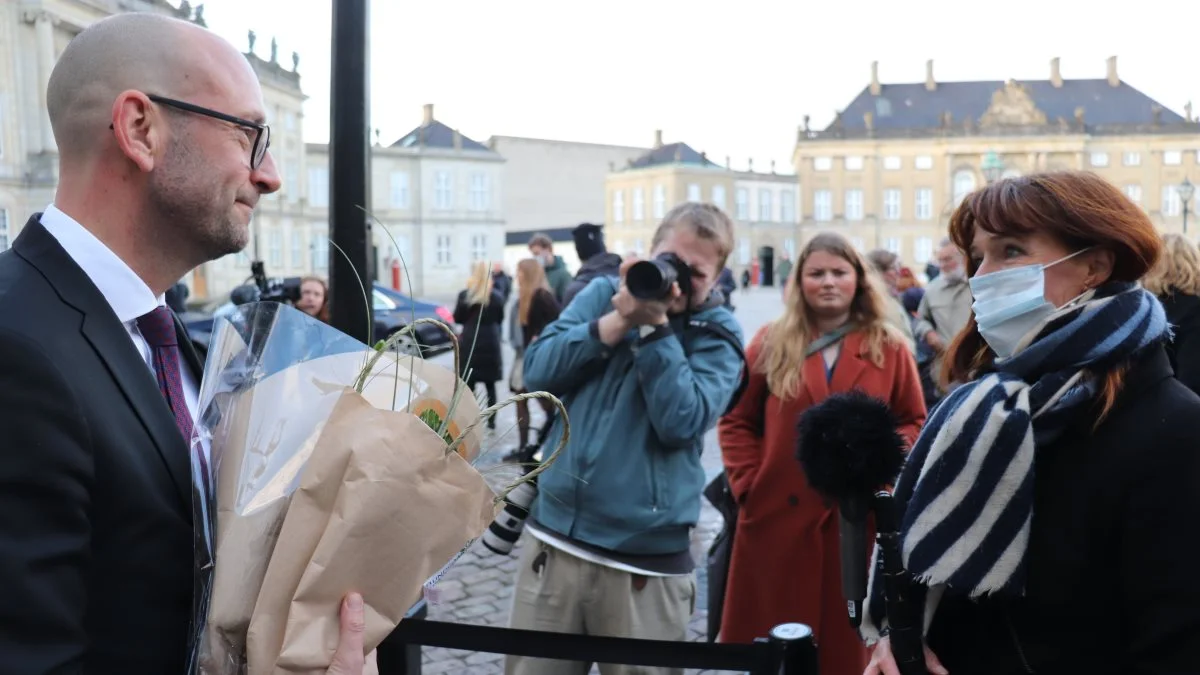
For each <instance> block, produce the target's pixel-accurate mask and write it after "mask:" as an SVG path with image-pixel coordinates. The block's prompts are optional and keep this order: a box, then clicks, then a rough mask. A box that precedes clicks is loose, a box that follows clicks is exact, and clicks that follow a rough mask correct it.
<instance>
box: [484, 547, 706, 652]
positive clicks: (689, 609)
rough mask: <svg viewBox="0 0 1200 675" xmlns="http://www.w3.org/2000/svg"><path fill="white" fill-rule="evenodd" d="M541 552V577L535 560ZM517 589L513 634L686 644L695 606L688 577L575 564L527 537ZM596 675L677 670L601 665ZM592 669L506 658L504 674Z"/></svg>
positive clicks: (566, 555)
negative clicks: (518, 631)
mask: <svg viewBox="0 0 1200 675" xmlns="http://www.w3.org/2000/svg"><path fill="white" fill-rule="evenodd" d="M543 551H544V552H545V553H546V558H545V561H544V564H543V565H542V566H541V568H540V571H537V572H535V571H534V569H533V567H534V561H535V559H536V558H537V557H538V555H539V554H541V553H542V552H543ZM517 570H518V571H517V586H516V588H515V589H513V610H512V618H511V619H510V621H509V625H510V626H511V627H512V628H523V629H527V630H541V631H552V632H556V633H575V634H582V635H603V636H612V637H636V638H641V639H646V640H677V641H683V640H686V639H687V626H688V621H689V620H690V619H691V618H692V613H693V612H694V611H695V608H696V581H695V578H694V577H693V575H690V574H689V575H687V576H679V577H646V576H641V575H635V574H631V573H629V572H623V571H621V570H616V569H613V568H611V567H605V566H603V565H598V564H596V563H592V562H588V561H586V560H583V559H580V558H577V557H575V556H573V555H571V554H569V553H565V552H563V551H560V550H558V549H556V548H554V547H551V546H547V545H545V544H542V543H541V542H539V541H538V540H536V539H534V538H533V537H531V536H529V535H526V537H525V545H524V550H523V552H522V553H521V561H520V566H519V567H518V568H517ZM599 666H600V672H601V674H602V675H683V669H676V668H649V667H644V666H623V665H612V664H604V663H601V664H599ZM591 667H592V664H590V663H584V662H579V661H557V660H550V659H532V658H527V657H520V656H509V657H508V658H507V660H506V661H505V664H504V672H505V675H587V673H588V671H590V670H591Z"/></svg>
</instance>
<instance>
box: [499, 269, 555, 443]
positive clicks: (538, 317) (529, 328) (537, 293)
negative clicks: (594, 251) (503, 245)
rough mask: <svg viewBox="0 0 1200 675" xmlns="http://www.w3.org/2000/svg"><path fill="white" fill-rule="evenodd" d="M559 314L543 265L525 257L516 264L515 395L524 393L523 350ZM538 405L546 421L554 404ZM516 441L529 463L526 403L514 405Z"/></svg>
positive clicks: (544, 401) (513, 382)
mask: <svg viewBox="0 0 1200 675" xmlns="http://www.w3.org/2000/svg"><path fill="white" fill-rule="evenodd" d="M560 311H562V310H561V308H560V307H559V306H558V300H556V299H555V298H554V292H553V291H551V290H550V283H549V281H548V280H547V278H546V269H545V267H544V266H543V265H542V262H541V261H540V260H538V259H537V258H527V259H525V260H522V261H521V262H519V263H517V323H518V325H519V326H520V329H519V330H520V331H521V345H522V349H520V350H519V351H518V352H517V354H516V356H515V357H514V358H513V370H512V377H511V378H510V380H509V388H510V389H511V390H512V392H513V393H514V394H518V393H521V392H524V391H527V389H526V387H525V378H524V371H525V368H524V362H525V350H524V347H525V346H527V345H529V343H531V342H533V341H534V340H536V339H537V336H538V335H539V334H540V333H541V332H542V329H544V328H545V327H546V326H548V325H550V324H551V323H552V322H553V321H554V320H555V319H557V318H558V314H559V312H560ZM538 402H539V403H540V404H541V406H542V409H543V410H545V411H546V417H547V419H549V418H550V416H551V415H552V414H553V412H554V406H553V404H551V403H550V402H549V401H547V400H546V399H538ZM547 428H548V427H547ZM517 439H518V440H517V443H518V445H517V453H518V456H519V457H521V459H522V461H529V460H530V459H531V457H530V455H532V452H530V451H531V450H533V448H531V446H530V445H529V402H528V401H520V402H518V403H517Z"/></svg>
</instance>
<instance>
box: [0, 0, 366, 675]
mask: <svg viewBox="0 0 1200 675" xmlns="http://www.w3.org/2000/svg"><path fill="white" fill-rule="evenodd" d="M46 101H47V106H48V108H49V113H50V121H51V124H52V125H53V128H54V136H55V139H56V140H57V142H58V147H59V163H60V178H59V185H58V191H57V193H56V194H55V198H54V203H53V204H51V205H49V206H47V207H46V209H45V211H44V212H43V213H40V214H37V215H35V216H34V217H33V218H32V219H30V221H29V222H28V223H27V224H26V225H25V228H24V230H23V231H22V233H21V236H20V237H18V238H17V240H16V241H15V242H14V243H13V248H12V250H10V251H7V252H5V253H3V254H0V430H3V434H4V441H3V442H2V443H0V673H121V674H122V675H137V674H141V673H145V674H146V675H151V674H153V675H164V674H166V675H171V674H176V673H178V674H180V675H182V674H183V673H185V672H186V671H187V667H188V666H187V657H188V648H189V645H188V638H189V623H190V622H191V620H192V615H193V571H192V568H193V517H192V478H191V474H192V470H191V466H192V462H191V459H190V458H189V447H188V443H186V442H185V438H188V437H190V434H191V432H192V425H193V420H194V419H195V412H196V411H195V407H196V398H197V394H196V388H197V382H198V381H199V376H200V372H201V371H200V367H201V364H200V362H199V360H198V359H197V358H196V355H195V354H194V353H193V352H192V351H191V349H190V348H189V347H188V345H189V344H190V343H189V342H188V340H187V338H186V335H185V333H184V331H183V328H182V327H181V326H180V324H179V323H178V321H177V320H176V319H175V318H174V316H173V314H172V313H171V312H170V310H169V309H167V308H166V307H165V303H164V299H163V295H164V293H165V292H166V291H167V289H168V288H170V286H171V285H172V284H174V283H175V282H176V280H178V279H179V278H181V277H183V276H184V275H185V274H186V273H187V272H188V271H189V270H191V269H193V268H194V267H196V266H198V265H200V264H202V263H204V262H206V261H209V260H213V259H215V258H218V257H221V256H223V255H226V254H229V253H234V252H236V251H239V250H241V249H242V247H244V246H245V245H246V241H247V239H248V227H249V222H250V217H251V214H252V213H253V211H254V207H255V204H256V203H257V202H258V200H259V198H260V197H262V195H265V194H269V193H271V192H275V191H276V190H278V189H279V176H278V174H277V172H276V169H275V164H274V161H273V160H272V159H271V155H270V154H269V153H268V152H267V148H268V145H269V141H270V131H269V129H268V128H267V127H266V126H265V124H264V123H265V113H264V106H263V100H262V91H261V90H260V88H259V85H258V80H257V78H256V77H255V74H254V71H253V70H252V69H251V67H250V65H249V63H247V61H246V59H245V58H244V57H243V56H242V55H241V54H239V53H238V52H237V50H235V49H234V48H233V47H232V46H231V45H229V44H228V43H227V42H225V41H224V40H222V39H221V38H219V37H217V36H216V35H214V34H213V33H210V32H208V31H207V30H204V29H202V28H200V27H198V26H194V25H192V24H189V23H185V22H181V21H176V20H172V19H167V18H163V17H159V16H155V15H150V14H123V15H118V16H115V17H112V18H109V19H106V20H104V21H101V22H99V23H97V24H95V25H93V26H92V27H90V28H88V29H87V30H85V31H83V32H82V33H80V34H79V35H78V36H76V37H75V38H74V39H73V40H72V41H71V42H70V44H69V45H68V46H67V49H66V51H64V52H63V55H62V58H61V59H60V60H59V62H58V64H57V65H56V66H55V68H54V71H53V73H52V74H51V76H50V83H49V88H48V90H47V95H46ZM342 625H343V631H342V643H341V645H340V646H339V649H338V653H337V654H336V656H335V663H334V667H333V669H331V671H330V672H334V673H343V674H350V673H355V674H357V673H360V672H361V671H362V669H363V661H364V658H363V640H362V626H363V610H362V600H361V598H359V597H358V596H356V595H352V596H350V597H349V598H348V599H347V602H346V603H344V606H343V608H342Z"/></svg>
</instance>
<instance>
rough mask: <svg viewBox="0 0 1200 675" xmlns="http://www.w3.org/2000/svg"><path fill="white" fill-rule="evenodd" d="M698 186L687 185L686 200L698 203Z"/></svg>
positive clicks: (694, 184)
mask: <svg viewBox="0 0 1200 675" xmlns="http://www.w3.org/2000/svg"><path fill="white" fill-rule="evenodd" d="M700 199H701V197H700V186H699V185H697V184H696V183H688V198H687V200H688V201H689V202H698V201H700Z"/></svg>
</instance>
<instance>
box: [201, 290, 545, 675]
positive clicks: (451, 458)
mask: <svg viewBox="0 0 1200 675" xmlns="http://www.w3.org/2000/svg"><path fill="white" fill-rule="evenodd" d="M421 321H428V320H421ZM416 323H417V322H414V323H413V324H410V325H409V326H408V327H407V328H406V329H405V330H411V329H412V328H414V327H415V325H416ZM433 323H438V325H439V326H442V327H443V328H444V329H445V330H447V331H450V330H451V329H450V328H449V327H447V326H445V325H444V324H441V323H439V322H433ZM454 344H455V345H457V341H454ZM390 346H391V345H390V344H380V345H377V346H376V347H368V346H366V345H364V344H362V343H361V342H358V341H357V340H354V339H353V338H350V337H349V336H347V335H345V334H343V333H341V332H339V331H337V330H335V329H333V328H331V327H329V326H327V325H325V324H323V323H321V322H320V321H318V320H316V319H314V318H312V317H310V316H308V315H307V314H304V313H303V312H300V311H298V310H295V309H293V308H291V307H288V306H284V305H279V304H275V303H258V304H254V305H248V306H243V307H242V308H240V310H239V312H238V313H237V314H235V315H234V316H233V317H230V318H228V319H221V320H220V321H219V325H217V326H216V327H215V329H214V331H213V334H212V338H211V342H210V347H209V355H208V359H207V362H206V365H205V372H204V377H203V381H202V384H201V392H200V401H199V411H200V413H199V415H198V417H199V419H198V420H197V424H196V434H195V436H194V438H193V441H192V444H193V453H192V456H193V479H194V480H193V483H194V485H195V490H194V493H195V498H194V503H195V506H196V509H195V511H196V563H197V591H196V598H197V601H196V617H195V621H194V624H193V630H192V645H193V647H192V661H191V664H190V668H189V671H190V672H199V673H201V674H202V675H244V674H249V675H259V674H260V673H261V674H266V673H279V672H286V673H314V674H315V673H324V672H325V670H326V668H328V666H329V664H330V662H331V660H332V658H333V653H334V651H335V649H336V647H337V640H338V632H339V630H338V629H339V620H338V608H339V606H340V603H341V601H342V598H343V597H344V596H345V595H346V594H347V593H348V592H350V591H356V592H358V593H360V594H361V595H362V596H363V599H364V602H365V609H366V631H365V636H364V638H365V648H366V650H367V652H370V651H371V650H373V649H374V648H375V647H377V646H378V645H379V643H380V642H382V640H383V639H384V638H385V637H386V636H387V635H388V634H389V633H390V632H391V631H392V629H393V628H395V626H396V625H397V624H398V623H399V622H400V620H401V619H402V618H403V617H404V616H405V614H406V613H407V611H408V610H409V609H410V608H411V607H412V606H413V605H414V604H415V603H416V602H417V601H418V600H419V599H420V597H421V594H422V591H423V588H424V587H428V586H432V584H434V583H436V582H437V580H438V579H439V578H440V577H441V575H442V574H443V573H444V572H445V570H446V568H447V567H449V565H451V564H452V563H453V562H454V561H455V560H457V558H458V556H460V555H461V554H462V552H463V551H465V550H466V548H467V547H468V546H469V545H470V544H471V543H472V542H473V541H474V540H475V539H476V538H477V537H478V536H480V535H481V534H482V533H483V531H484V530H485V529H486V528H487V526H488V525H489V523H491V521H492V520H493V519H494V518H495V516H496V514H497V510H498V508H499V507H500V506H502V505H503V499H504V496H505V495H506V494H507V491H505V492H504V494H501V495H496V494H494V493H493V492H492V490H491V488H490V487H489V486H488V484H487V483H486V482H485V481H484V478H483V477H482V476H481V475H480V473H479V472H478V471H477V470H476V469H475V468H474V467H473V466H472V464H471V461H472V460H473V459H474V458H475V457H476V456H477V454H478V453H479V449H480V440H481V438H480V433H479V432H478V431H477V428H478V425H479V424H480V423H481V422H482V421H484V420H486V419H487V418H488V417H490V416H491V415H493V414H495V412H496V411H497V410H499V409H500V408H502V407H503V406H504V405H505V404H507V403H509V402H511V400H510V401H507V402H505V403H502V404H499V405H496V406H493V407H491V408H489V409H487V410H484V411H480V409H479V405H478V403H477V402H476V400H475V397H474V395H473V394H472V393H471V392H470V391H467V389H466V387H465V385H464V384H463V382H462V380H460V379H459V377H458V375H457V373H458V372H459V371H458V353H457V351H456V352H455V370H454V371H453V372H451V371H450V370H448V369H446V368H443V367H441V366H439V365H437V364H434V363H432V362H430V361H426V360H424V359H422V358H419V357H414V356H407V355H402V354H398V353H397V352H395V351H394V350H392V349H390V348H389V347H390ZM529 396H542V397H547V398H550V399H552V400H553V401H554V402H555V403H556V404H558V405H559V407H560V409H561V403H559V402H558V400H557V399H554V398H553V397H552V396H550V395H549V394H544V393H541V392H539V393H537V394H524V395H522V398H524V397H529ZM513 400H515V399H513ZM564 419H565V414H564ZM566 436H567V434H564V439H563V443H561V444H560V446H559V447H560V448H561V447H562V446H563V445H565V442H566V438H565V437H566ZM555 454H557V453H555ZM552 460H553V457H551V458H550V459H549V460H548V461H547V462H546V464H547V465H548V464H549V462H550V461H552ZM536 473H537V471H535V472H531V474H529V475H527V476H526V477H524V478H523V479H522V480H521V481H519V482H524V481H527V480H531V479H532V477H533V476H535V475H536ZM512 487H513V488H515V487H516V484H514V485H513V486H512ZM510 489H511V488H510Z"/></svg>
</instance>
